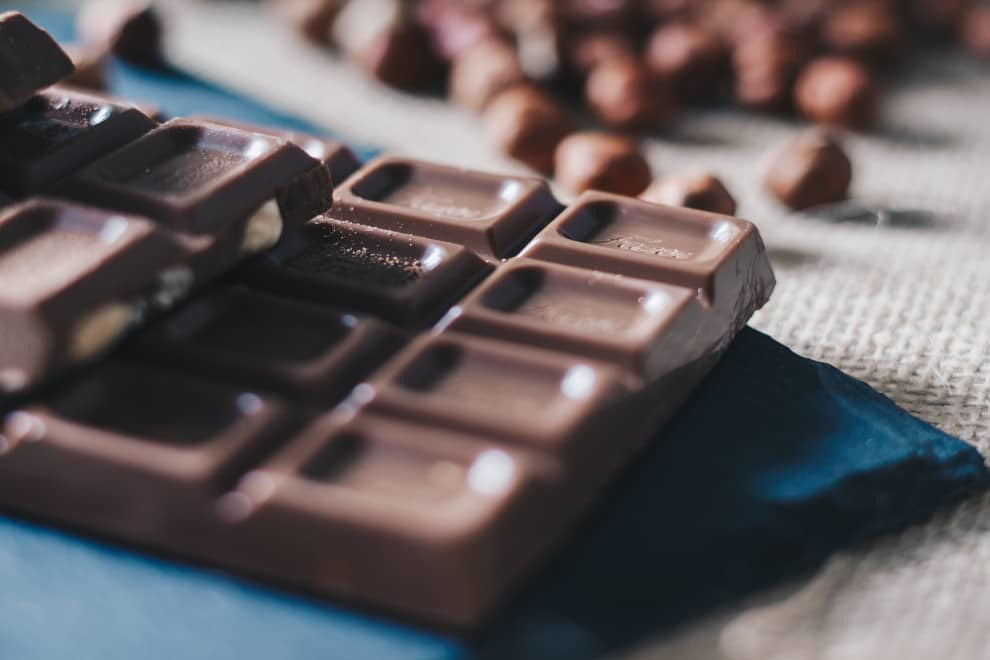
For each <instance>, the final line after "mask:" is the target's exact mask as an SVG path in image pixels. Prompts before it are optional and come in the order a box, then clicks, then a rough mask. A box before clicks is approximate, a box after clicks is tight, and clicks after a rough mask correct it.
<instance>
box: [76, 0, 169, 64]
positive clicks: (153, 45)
mask: <svg viewBox="0 0 990 660" xmlns="http://www.w3.org/2000/svg"><path fill="white" fill-rule="evenodd" d="M76 32H77V33H78V35H79V38H80V40H81V41H83V42H84V43H85V44H88V45H90V46H93V47H98V48H106V49H107V50H110V51H111V52H113V54H114V55H116V56H117V57H119V58H120V59H122V60H126V61H128V62H131V63H133V64H137V65H139V66H147V67H158V66H161V65H162V61H163V60H162V23H161V19H159V17H158V13H157V12H156V11H155V9H154V7H153V6H152V4H151V3H150V2H148V1H146V0H89V1H88V2H86V3H85V4H84V5H83V6H82V8H81V9H80V10H79V13H78V15H77V16H76Z"/></svg>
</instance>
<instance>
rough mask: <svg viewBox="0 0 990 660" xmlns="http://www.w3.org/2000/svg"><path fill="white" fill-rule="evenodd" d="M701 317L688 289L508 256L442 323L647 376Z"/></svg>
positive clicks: (662, 365)
mask: <svg viewBox="0 0 990 660" xmlns="http://www.w3.org/2000/svg"><path fill="white" fill-rule="evenodd" d="M702 323H704V310H703V309H702V305H701V303H700V302H699V301H698V299H697V297H696V295H695V292H694V291H693V290H691V289H685V288H682V287H674V286H669V285H665V284H658V283H656V282H647V281H644V280H634V279H631V278H627V277H622V276H619V275H612V274H610V273H602V272H598V271H590V270H584V269H583V268H572V267H570V266H562V265H559V264H553V263H546V262H539V261H534V260H530V259H514V260H513V261H512V262H511V263H509V264H508V265H506V266H504V267H503V268H500V269H499V271H498V272H497V273H496V274H495V275H494V276H493V277H491V278H489V279H488V280H487V281H486V282H485V283H484V284H482V285H481V286H480V287H479V288H478V289H477V290H475V291H473V292H472V293H471V295H469V296H468V297H467V298H465V300H464V302H462V303H461V304H460V305H458V306H457V308H455V311H454V312H453V313H452V314H451V318H450V320H449V323H448V324H447V325H446V327H448V328H450V329H451V330H455V331H458V332H470V333H473V334H479V335H484V336H486V337H491V338H492V339H502V340H507V341H514V342H521V343H525V344H531V345H533V346H539V347H541V348H547V349H551V350H556V351H563V352H566V353H570V354H574V355H581V356H584V357H587V358H589V359H592V360H600V361H603V362H611V363H614V364H618V365H619V366H621V367H623V368H625V369H628V370H629V371H631V372H632V373H633V374H635V375H636V376H637V377H639V378H642V379H644V380H652V379H654V378H656V377H658V376H660V375H661V374H663V373H665V372H667V371H669V370H670V368H671V364H670V360H671V358H673V357H674V354H676V353H678V352H684V350H685V346H686V345H688V344H690V343H691V342H692V340H693V338H694V337H696V336H697V335H698V334H699V326H700V325H701V324H702Z"/></svg>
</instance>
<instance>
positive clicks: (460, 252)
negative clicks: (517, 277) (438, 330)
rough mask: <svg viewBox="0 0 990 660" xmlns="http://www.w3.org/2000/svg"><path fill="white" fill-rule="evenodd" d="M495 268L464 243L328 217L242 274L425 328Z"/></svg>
mask: <svg viewBox="0 0 990 660" xmlns="http://www.w3.org/2000/svg"><path fill="white" fill-rule="evenodd" d="M489 270H490V266H488V265H487V264H486V263H485V262H484V261H482V260H481V259H480V258H479V257H478V256H477V255H476V254H474V253H473V252H471V251H470V250H468V249H466V248H464V247H462V246H460V245H454V244H451V243H445V242H442V241H436V240H429V239H425V238H419V237H417V236H409V235H405V234H399V233H396V232H390V231H383V230H380V229H373V228H370V227H362V226H361V225H356V224H353V223H350V222H342V221H339V220H332V219H330V218H328V217H324V218H319V219H316V220H313V221H311V222H309V223H307V224H306V225H305V226H304V227H302V229H300V230H299V231H298V232H294V233H292V234H290V235H288V236H286V237H285V238H284V239H283V240H282V242H281V243H279V245H278V246H277V247H276V248H275V249H274V250H271V251H270V252H267V253H266V254H264V255H261V256H260V257H259V258H258V259H256V260H255V261H253V262H251V263H250V264H248V265H247V267H246V268H245V270H244V272H243V275H242V277H243V279H244V281H245V282H247V283H248V284H250V285H252V286H256V287H260V288H264V289H268V290H271V291H275V292H278V293H280V294H283V295H287V296H293V297H298V298H304V299H307V300H313V301H316V302H320V303H323V304H326V305H331V306H334V307H346V308H351V309H355V310H358V311H362V312H366V313H369V314H375V315H376V316H380V317H382V318H384V319H386V320H387V321H391V322H392V323H395V324H397V325H401V326H404V327H408V328H423V327H426V326H428V325H430V324H432V323H434V322H435V321H436V320H437V319H438V318H440V316H441V315H442V314H444V313H445V312H446V311H447V308H448V307H449V305H451V304H452V303H454V302H455V301H456V300H458V299H459V298H460V296H461V295H462V294H463V293H464V292H465V291H467V290H468V289H470V288H471V287H472V286H474V285H475V284H476V283H477V282H478V281H479V280H480V279H481V278H482V277H484V276H485V275H486V274H487V272H488V271H489Z"/></svg>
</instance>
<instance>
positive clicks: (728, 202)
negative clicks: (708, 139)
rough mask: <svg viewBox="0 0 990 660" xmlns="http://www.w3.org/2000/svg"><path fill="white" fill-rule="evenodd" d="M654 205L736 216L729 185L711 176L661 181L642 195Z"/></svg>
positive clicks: (702, 174) (696, 173)
mask: <svg viewBox="0 0 990 660" xmlns="http://www.w3.org/2000/svg"><path fill="white" fill-rule="evenodd" d="M639 198H640V199H643V200H646V201H647V202H653V203H654V204H666V205H668V206H683V207H686V208H689V209H698V210H699V211H708V212H710V213H722V214H723V215H733V214H735V212H736V200H735V199H733V198H732V195H731V194H730V193H729V191H728V190H727V189H726V187H725V184H723V183H722V181H721V180H719V178H718V177H716V176H715V175H714V174H711V173H710V172H694V173H690V174H679V175H674V176H667V177H663V178H661V179H657V180H656V181H654V182H653V183H651V184H650V186H649V188H647V189H646V190H644V191H643V192H642V193H640V195H639Z"/></svg>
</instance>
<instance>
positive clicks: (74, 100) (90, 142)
mask: <svg viewBox="0 0 990 660" xmlns="http://www.w3.org/2000/svg"><path fill="white" fill-rule="evenodd" d="M155 126H157V122H155V121H154V120H153V119H151V118H149V117H148V116H146V115H145V114H144V113H142V112H141V111H140V110H138V109H137V108H136V107H134V106H132V105H127V104H123V103H115V102H113V101H109V100H107V99H105V98H102V97H98V96H94V95H92V94H87V93H84V92H79V91H75V90H70V89H66V88H58V89H53V90H49V91H47V92H43V93H41V94H39V95H37V96H35V97H33V98H31V99H30V100H29V101H27V102H26V103H25V104H24V105H23V106H22V107H20V108H18V109H17V110H15V111H13V112H10V113H7V114H5V115H0V188H2V189H4V190H6V191H7V192H8V193H10V194H12V195H30V194H36V193H39V192H43V191H46V190H49V189H50V188H51V187H52V186H53V185H54V184H55V183H57V182H58V181H59V180H60V179H62V178H64V177H65V176H67V175H69V174H73V173H75V172H76V171H78V170H80V169H82V168H83V167H85V166H86V165H89V164H90V163H92V162H93V161H95V160H97V159H98V158H101V157H103V156H105V155H107V154H108V153H110V152H111V151H114V150H115V149H118V148H120V147H122V146H124V145H125V144H127V143H128V142H131V141H132V140H135V139H137V138H139V137H140V136H142V135H144V134H145V133H147V132H148V131H150V130H151V129H153V128H155Z"/></svg>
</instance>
